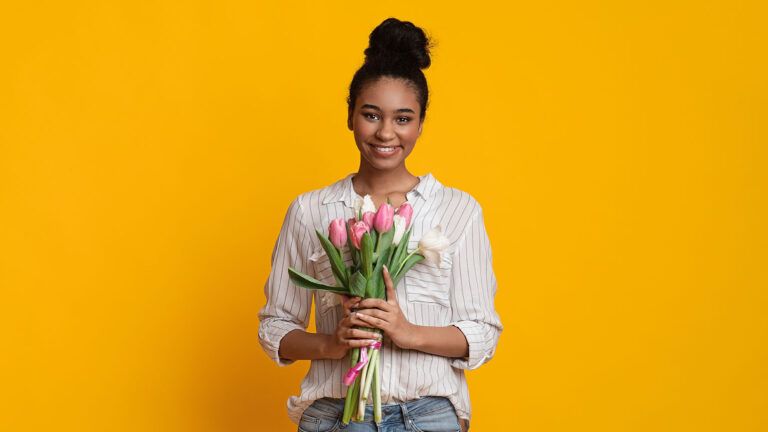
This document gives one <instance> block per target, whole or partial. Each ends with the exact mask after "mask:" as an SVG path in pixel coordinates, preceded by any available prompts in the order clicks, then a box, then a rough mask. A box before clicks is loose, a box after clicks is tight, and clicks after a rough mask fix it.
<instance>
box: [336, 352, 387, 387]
mask: <svg viewBox="0 0 768 432" xmlns="http://www.w3.org/2000/svg"><path fill="white" fill-rule="evenodd" d="M370 348H371V349H379V348H381V341H376V342H374V343H372V344H371V345H370ZM368 359H369V358H368V347H363V348H360V361H359V362H357V364H356V365H354V366H352V367H351V368H349V370H348V371H347V373H346V374H344V385H345V386H351V385H352V383H353V382H355V378H357V376H358V375H360V372H362V371H363V368H364V367H365V365H366V363H368Z"/></svg>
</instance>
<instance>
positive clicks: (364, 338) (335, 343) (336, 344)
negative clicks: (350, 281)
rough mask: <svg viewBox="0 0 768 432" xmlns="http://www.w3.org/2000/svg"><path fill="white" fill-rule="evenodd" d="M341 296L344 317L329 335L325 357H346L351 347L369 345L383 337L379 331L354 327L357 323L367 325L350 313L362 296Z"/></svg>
mask: <svg viewBox="0 0 768 432" xmlns="http://www.w3.org/2000/svg"><path fill="white" fill-rule="evenodd" d="M341 297H342V303H341V306H342V308H343V309H344V318H343V319H342V320H341V321H339V324H338V325H337V326H336V331H335V332H334V333H333V334H332V335H329V338H328V341H327V343H326V346H325V355H324V357H325V358H330V359H341V358H344V356H345V355H346V354H347V351H348V350H349V349H350V348H360V347H365V346H369V345H371V344H372V343H374V342H376V341H377V340H380V339H381V335H380V334H378V333H374V332H370V331H365V330H360V329H356V328H353V326H355V325H358V326H359V325H361V324H362V325H365V324H364V323H363V322H362V321H360V320H354V319H353V318H352V316H351V315H350V312H351V310H352V308H354V307H356V306H357V305H358V304H359V303H360V297H348V296H345V295H341Z"/></svg>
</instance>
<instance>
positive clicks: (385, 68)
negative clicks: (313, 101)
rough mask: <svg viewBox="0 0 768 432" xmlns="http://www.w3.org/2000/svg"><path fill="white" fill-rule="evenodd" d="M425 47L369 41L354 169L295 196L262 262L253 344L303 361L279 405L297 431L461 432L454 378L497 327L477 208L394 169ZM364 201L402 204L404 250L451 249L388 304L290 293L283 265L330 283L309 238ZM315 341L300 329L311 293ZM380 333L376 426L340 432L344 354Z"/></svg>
mask: <svg viewBox="0 0 768 432" xmlns="http://www.w3.org/2000/svg"><path fill="white" fill-rule="evenodd" d="M429 48H430V41H429V39H428V37H427V36H426V34H425V33H424V31H423V30H422V29H420V28H419V27H416V26H414V25H413V24H412V23H410V22H407V21H405V22H404V21H400V20H397V19H395V18H389V19H386V20H385V21H384V22H382V23H381V24H380V25H379V26H378V27H376V29H374V30H373V32H372V33H371V35H370V45H369V47H368V48H367V49H366V50H365V55H366V59H365V63H364V64H363V66H361V67H360V69H359V70H358V71H357V72H356V73H355V75H354V77H353V79H352V83H351V85H350V88H349V97H348V100H347V101H348V113H347V116H348V117H347V125H348V128H349V129H350V130H351V131H353V133H354V138H355V142H356V144H357V148H358V150H359V152H360V165H359V167H358V171H357V172H356V173H351V174H348V175H347V176H346V177H345V178H343V179H341V180H339V181H337V182H335V183H333V184H331V185H329V186H327V187H324V188H321V189H316V190H313V191H309V192H306V193H303V194H301V195H299V196H298V197H297V198H296V199H294V200H293V202H292V203H291V204H290V206H289V208H288V212H287V214H286V217H285V220H284V222H283V226H282V228H281V230H280V235H279V237H278V240H277V243H276V244H275V248H274V250H273V253H272V271H271V273H270V275H269V278H268V280H267V283H266V286H265V294H266V297H267V303H266V305H265V306H264V307H263V309H262V310H261V311H260V313H259V318H260V326H259V339H260V342H261V344H262V346H263V348H264V350H265V351H266V352H267V354H268V355H269V356H270V357H271V358H272V359H273V360H274V361H275V362H277V364H278V365H281V366H282V365H288V364H291V363H293V362H294V361H295V360H301V359H308V360H311V361H312V362H311V366H310V369H309V372H308V373H307V375H306V376H305V378H304V380H303V381H302V383H301V394H300V395H299V396H293V397H291V398H290V399H289V400H288V412H289V416H290V418H291V419H292V420H293V421H294V422H296V423H297V424H298V425H299V431H312V432H315V431H335V430H348V431H376V430H386V431H406V430H408V431H459V430H463V431H466V430H467V429H468V427H469V418H470V402H469V393H468V388H467V382H466V380H465V376H464V370H466V369H474V368H477V367H479V366H480V365H482V364H483V363H485V362H487V361H488V360H489V359H490V358H491V357H492V356H493V354H494V351H495V349H496V343H497V341H498V338H499V334H500V332H501V330H502V325H501V322H500V320H499V316H498V314H497V313H496V311H495V309H494V300H493V299H494V294H495V292H496V278H495V276H494V272H493V269H492V262H491V249H490V242H489V239H488V235H487V233H486V230H485V225H484V222H483V213H482V209H481V207H480V205H479V204H478V202H477V201H476V200H475V199H474V198H473V197H472V196H471V195H469V194H468V193H466V192H463V191H461V190H459V189H456V188H451V187H447V186H444V185H443V184H441V183H440V182H439V181H438V180H437V179H436V178H435V177H434V176H433V175H432V174H431V173H428V174H425V175H421V176H416V175H413V174H411V173H410V172H409V171H408V169H407V168H406V165H405V161H406V158H407V157H408V155H409V154H410V153H411V152H412V151H413V149H414V147H415V145H416V141H417V139H418V138H419V135H420V134H421V132H422V127H423V125H424V118H425V114H426V108H427V103H428V88H427V81H426V78H425V77H424V74H423V72H422V71H421V69H425V68H427V67H429V65H430V57H429ZM365 195H369V196H370V197H371V199H372V200H373V202H374V204H375V205H376V207H377V208H378V207H379V206H380V205H381V204H382V203H385V202H387V200H389V201H390V202H391V204H392V205H393V206H394V207H395V208H397V207H398V206H400V204H402V203H404V202H406V201H407V202H408V203H410V204H411V205H412V207H413V210H414V212H413V216H412V220H411V226H412V227H413V230H412V235H411V238H412V239H413V240H412V241H413V242H414V244H413V245H411V246H410V247H409V250H413V249H415V247H416V242H418V239H420V238H421V236H422V235H423V234H425V233H426V232H427V231H429V230H430V229H431V228H433V227H435V226H437V225H440V226H441V228H442V229H443V234H444V235H446V236H447V237H448V238H449V239H450V244H451V246H450V248H449V249H448V251H446V252H444V253H443V254H442V258H441V262H440V263H439V265H435V264H432V263H430V262H427V261H426V260H424V261H421V262H419V263H418V264H416V266H414V267H413V268H412V269H411V270H410V271H409V272H407V273H406V275H405V277H404V278H403V279H402V280H401V281H400V282H399V283H398V286H397V287H394V286H392V281H391V280H390V278H389V276H388V274H387V273H386V272H385V273H384V276H385V277H384V279H385V284H386V286H387V300H386V301H384V300H376V299H367V300H362V301H361V300H360V299H359V298H346V297H344V298H342V297H341V296H338V295H336V294H330V293H326V292H313V291H310V290H306V289H304V288H299V287H296V286H295V285H294V284H293V283H292V282H291V281H290V280H289V278H288V274H287V269H288V267H289V266H290V267H294V268H295V269H297V270H299V271H301V272H304V273H307V274H310V275H312V276H314V277H315V278H317V279H320V280H321V281H324V282H327V283H330V284H333V283H334V281H333V275H332V273H331V271H330V263H329V260H328V257H327V256H326V255H325V253H324V251H323V249H322V246H321V245H320V243H319V241H318V239H317V237H316V236H315V230H316V229H317V230H320V231H321V232H326V231H327V229H328V224H329V223H330V221H331V220H332V219H335V218H344V220H347V219H349V218H351V217H353V216H354V214H355V206H356V205H357V206H359V205H360V202H361V200H362V197H364V196H365ZM313 295H314V296H315V305H316V309H315V321H316V327H317V332H316V333H311V332H307V331H306V329H307V327H308V325H309V311H310V307H311V304H312V296H313ZM355 327H374V328H378V329H381V330H382V332H383V334H384V338H383V341H382V342H383V347H382V350H381V363H380V364H381V396H382V404H383V407H382V411H383V418H382V422H381V423H380V424H379V425H378V428H377V425H375V424H374V423H373V415H372V413H371V412H370V410H371V407H370V406H369V407H368V412H367V413H366V419H367V422H360V423H355V422H352V423H350V424H349V425H346V426H345V425H343V424H342V423H341V416H342V412H343V409H344V396H345V394H346V388H345V386H344V385H343V384H342V377H343V374H344V373H345V372H346V370H347V369H348V368H349V361H348V359H347V351H348V350H349V349H351V348H354V347H362V346H368V345H370V344H371V343H372V341H373V340H374V339H375V338H377V336H378V335H377V334H376V333H371V332H367V331H363V330H359V329H356V328H355Z"/></svg>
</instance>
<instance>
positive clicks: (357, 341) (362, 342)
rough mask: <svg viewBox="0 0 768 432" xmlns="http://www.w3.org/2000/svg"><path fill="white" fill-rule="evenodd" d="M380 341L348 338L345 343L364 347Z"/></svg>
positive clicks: (349, 345) (353, 346)
mask: <svg viewBox="0 0 768 432" xmlns="http://www.w3.org/2000/svg"><path fill="white" fill-rule="evenodd" d="M376 342H378V341H377V340H374V339H347V340H346V341H345V345H346V346H348V347H350V348H362V347H369V346H371V345H373V344H375V343H376Z"/></svg>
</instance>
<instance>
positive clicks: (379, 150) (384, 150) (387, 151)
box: [369, 144, 401, 157]
mask: <svg viewBox="0 0 768 432" xmlns="http://www.w3.org/2000/svg"><path fill="white" fill-rule="evenodd" d="M369 145H370V146H371V147H372V148H373V151H374V153H375V154H377V155H380V156H384V157H389V156H392V155H394V154H396V153H398V152H399V151H400V148H401V147H400V146H377V145H373V144H369Z"/></svg>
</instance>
